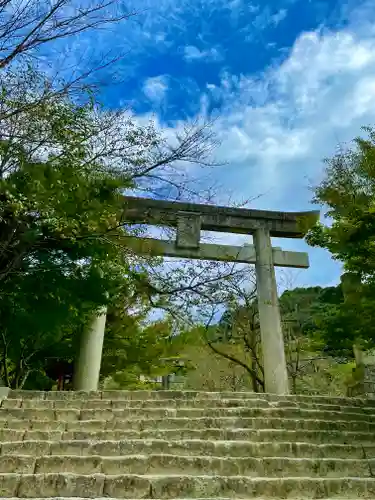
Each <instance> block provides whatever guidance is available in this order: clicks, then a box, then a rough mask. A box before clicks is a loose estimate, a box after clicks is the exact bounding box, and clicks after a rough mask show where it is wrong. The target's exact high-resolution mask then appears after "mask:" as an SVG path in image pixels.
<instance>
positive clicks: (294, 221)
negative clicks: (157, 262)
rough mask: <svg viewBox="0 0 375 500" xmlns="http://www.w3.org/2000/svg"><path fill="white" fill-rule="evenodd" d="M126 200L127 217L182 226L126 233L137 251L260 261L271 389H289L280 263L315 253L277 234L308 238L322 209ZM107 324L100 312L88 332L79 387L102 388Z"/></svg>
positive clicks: (303, 264) (302, 260) (302, 261)
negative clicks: (235, 242) (242, 241)
mask: <svg viewBox="0 0 375 500" xmlns="http://www.w3.org/2000/svg"><path fill="white" fill-rule="evenodd" d="M124 204H125V212H124V214H125V217H124V220H125V221H126V223H129V224H148V225H155V226H170V227H174V228H176V239H175V241H174V242H172V241H167V240H160V239H153V238H138V237H126V238H124V244H125V245H126V246H127V247H128V248H131V249H132V250H133V251H134V252H136V253H139V254H151V255H163V256H166V257H178V258H187V259H201V260H216V261H229V262H237V263H246V264H255V269H256V279H257V296H258V309H259V322H260V331H261V340H262V350H263V362H264V378H265V389H266V392H269V393H274V394H288V393H289V385H288V374H287V368H286V360H285V352H284V339H283V332H282V326H281V318H280V311H279V304H278V297H277V286H276V278H275V270H274V266H279V267H294V268H300V269H306V268H308V267H309V258H308V255H307V253H304V252H289V251H283V250H281V249H280V248H275V247H272V246H271V237H283V238H303V237H304V235H305V234H306V232H307V230H308V229H309V228H311V227H312V226H313V225H314V224H315V223H316V222H317V220H318V219H319V212H316V211H310V212H298V213H295V212H274V211H265V210H252V209H243V208H230V207H220V206H214V205H201V204H196V203H181V202H172V201H163V200H154V199H148V198H135V197H124ZM201 231H216V232H225V233H236V234H248V235H252V236H253V239H254V245H245V246H229V245H216V244H208V243H201V241H200V235H201ZM104 327H105V311H103V312H102V313H101V314H100V315H99V316H98V317H97V318H95V320H94V321H93V324H92V325H91V327H90V328H88V329H87V331H86V333H85V335H84V337H83V338H82V343H81V350H80V354H79V359H78V363H77V373H76V376H75V389H76V390H97V386H98V381H99V372H100V363H101V356H102V347H103V339H104Z"/></svg>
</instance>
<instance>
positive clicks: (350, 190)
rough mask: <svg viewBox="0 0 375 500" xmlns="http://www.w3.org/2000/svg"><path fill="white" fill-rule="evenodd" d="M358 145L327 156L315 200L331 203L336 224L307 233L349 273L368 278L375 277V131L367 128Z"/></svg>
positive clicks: (315, 228)
mask: <svg viewBox="0 0 375 500" xmlns="http://www.w3.org/2000/svg"><path fill="white" fill-rule="evenodd" d="M364 130H365V131H366V132H367V134H368V137H367V138H361V137H358V138H356V139H355V140H354V147H353V148H352V149H347V150H343V151H340V152H339V153H338V154H336V155H335V156H334V157H333V158H330V159H327V160H326V164H327V168H326V171H325V177H324V179H323V181H322V182H321V183H320V185H318V186H317V187H316V188H315V190H314V191H315V197H314V202H315V203H317V204H320V205H322V206H327V207H328V210H327V212H326V216H328V217H329V218H330V219H331V220H332V225H324V224H317V225H316V226H315V227H314V228H313V229H312V230H311V231H310V232H309V233H308V235H307V241H308V242H309V243H310V244H311V245H314V246H320V247H323V248H327V249H328V250H329V251H330V252H331V253H332V255H333V258H334V259H337V260H340V261H342V262H343V264H344V268H345V270H346V271H348V272H352V273H355V274H358V275H359V276H360V277H361V279H362V280H364V281H372V280H373V279H374V276H375V251H374V245H373V239H374V235H375V222H374V213H375V131H374V130H373V129H371V128H365V129H364Z"/></svg>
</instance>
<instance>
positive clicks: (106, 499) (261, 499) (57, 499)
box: [7, 496, 363, 500]
mask: <svg viewBox="0 0 375 500" xmlns="http://www.w3.org/2000/svg"><path fill="white" fill-rule="evenodd" d="M17 498H20V497H17ZM17 498H16V497H7V499H8V500H17ZM248 498H249V497H241V500H248ZM348 498H349V497H345V498H344V497H335V498H334V499H333V498H332V497H331V498H327V497H324V498H322V499H321V500H348ZM362 498H363V497H362ZM73 499H74V500H115V499H114V498H113V497H95V498H93V497H91V498H90V497H53V500H73ZM121 499H125V497H124V496H123V497H121ZM34 500H46V499H45V498H34ZM116 500H118V499H116ZM128 500H135V499H128ZM143 500H161V499H155V498H144V499H143ZM170 500H176V499H173V498H172V499H170ZM178 500H192V499H191V498H179V499H178ZM194 500H233V498H220V497H215V498H194ZM257 500H269V497H268V498H264V497H257ZM289 500H301V497H300V498H298V499H297V498H290V499H289Z"/></svg>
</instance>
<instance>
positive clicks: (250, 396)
mask: <svg viewBox="0 0 375 500" xmlns="http://www.w3.org/2000/svg"><path fill="white" fill-rule="evenodd" d="M8 399H47V400H76V399H78V400H89V399H102V400H133V399H135V400H151V399H159V400H160V399H164V400H165V399H183V400H189V401H193V400H194V399H198V400H201V399H205V400H207V399H209V400H223V399H224V400H225V399H245V400H254V399H263V400H265V401H270V402H280V401H292V402H297V403H302V402H306V403H320V404H334V405H339V406H371V407H375V399H362V398H339V397H331V396H302V395H297V396H295V395H290V396H277V395H275V394H260V393H254V392H227V391H226V392H203V391H93V392H82V391H48V392H43V391H22V390H19V391H18V390H14V391H10V392H9V395H8Z"/></svg>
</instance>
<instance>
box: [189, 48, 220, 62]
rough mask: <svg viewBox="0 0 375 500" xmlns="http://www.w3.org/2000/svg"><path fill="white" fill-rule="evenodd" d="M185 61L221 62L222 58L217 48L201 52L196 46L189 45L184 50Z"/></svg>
mask: <svg viewBox="0 0 375 500" xmlns="http://www.w3.org/2000/svg"><path fill="white" fill-rule="evenodd" d="M184 59H185V60H187V61H196V60H199V59H203V60H205V61H220V60H221V59H222V56H221V54H220V52H219V51H218V49H216V48H215V47H212V48H211V49H208V50H199V49H198V47H195V46H194V45H187V46H186V47H185V49H184Z"/></svg>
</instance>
